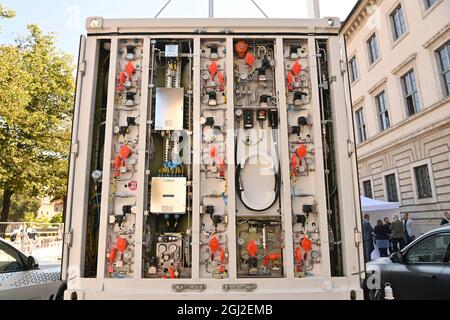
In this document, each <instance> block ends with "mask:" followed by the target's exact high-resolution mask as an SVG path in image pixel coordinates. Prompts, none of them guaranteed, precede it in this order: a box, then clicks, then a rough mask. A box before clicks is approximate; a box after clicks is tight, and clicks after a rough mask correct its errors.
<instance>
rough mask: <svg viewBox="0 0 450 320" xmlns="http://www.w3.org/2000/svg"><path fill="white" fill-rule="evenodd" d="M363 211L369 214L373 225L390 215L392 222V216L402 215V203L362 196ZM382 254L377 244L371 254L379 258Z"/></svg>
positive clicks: (372, 256)
mask: <svg viewBox="0 0 450 320" xmlns="http://www.w3.org/2000/svg"><path fill="white" fill-rule="evenodd" d="M361 207H362V213H363V215H364V214H366V213H367V214H369V222H370V224H371V225H372V227H375V226H376V225H377V220H383V219H384V218H385V217H388V218H389V220H390V221H391V222H392V216H393V215H398V216H399V219H401V217H400V204H399V203H398V202H385V201H380V200H375V199H370V198H366V197H361ZM379 256H380V253H379V251H378V249H377V248H376V246H375V250H374V251H373V252H372V254H371V258H372V259H377V258H378V257H379Z"/></svg>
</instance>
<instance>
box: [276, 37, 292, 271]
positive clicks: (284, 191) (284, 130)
mask: <svg viewBox="0 0 450 320" xmlns="http://www.w3.org/2000/svg"><path fill="white" fill-rule="evenodd" d="M275 61H277V64H276V69H275V79H276V81H275V83H276V90H277V96H278V112H279V116H280V128H279V130H278V144H279V146H278V152H279V158H280V171H281V197H280V201H281V216H282V224H283V232H284V252H283V261H284V268H285V270H284V274H285V276H286V277H287V278H288V279H293V278H294V249H293V248H294V244H293V241H294V240H293V237H292V201H291V200H292V199H291V186H290V181H291V178H290V172H289V168H290V165H289V163H290V161H289V138H288V133H289V124H288V112H287V101H286V86H285V82H284V79H285V73H284V50H283V38H281V37H277V38H276V40H275Z"/></svg>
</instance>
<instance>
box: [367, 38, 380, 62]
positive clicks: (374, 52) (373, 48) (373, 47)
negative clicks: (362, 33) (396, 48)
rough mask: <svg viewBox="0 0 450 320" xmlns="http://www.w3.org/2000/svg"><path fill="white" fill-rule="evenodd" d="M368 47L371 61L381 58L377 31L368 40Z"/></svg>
mask: <svg viewBox="0 0 450 320" xmlns="http://www.w3.org/2000/svg"><path fill="white" fill-rule="evenodd" d="M367 48H368V50H369V63H370V64H373V63H374V62H375V61H377V60H378V59H379V58H380V52H379V50H378V41H377V36H376V35H375V33H374V34H373V35H372V36H371V37H370V38H369V40H367Z"/></svg>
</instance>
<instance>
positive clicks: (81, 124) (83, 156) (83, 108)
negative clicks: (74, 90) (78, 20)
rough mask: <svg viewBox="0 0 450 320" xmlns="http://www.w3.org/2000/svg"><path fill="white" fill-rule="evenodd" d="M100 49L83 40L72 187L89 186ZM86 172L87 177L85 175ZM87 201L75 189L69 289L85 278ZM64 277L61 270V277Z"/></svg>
mask: <svg viewBox="0 0 450 320" xmlns="http://www.w3.org/2000/svg"><path fill="white" fill-rule="evenodd" d="M99 47H100V46H99V41H98V39H97V38H95V37H89V38H88V39H87V40H86V49H85V50H86V55H85V59H84V60H85V61H86V70H85V74H84V78H83V79H78V81H83V83H82V84H83V85H82V91H81V92H82V93H83V94H82V95H81V98H80V99H81V102H80V105H79V110H78V112H79V121H78V123H74V126H78V137H77V139H78V141H72V143H78V145H79V146H78V156H77V158H76V167H75V171H74V174H73V177H70V179H73V185H74V186H88V185H89V179H90V174H89V171H90V164H91V148H92V132H93V128H92V123H93V122H94V114H95V112H94V109H95V99H96V93H97V90H96V89H97V73H98V59H99V58H98V53H99V50H100V48H99ZM74 165H75V163H71V166H74ZM87 172H88V174H86V173H87ZM88 198H89V188H87V187H86V188H76V187H75V188H74V190H73V202H72V209H71V210H72V215H71V217H70V219H71V229H72V230H74V231H73V237H72V247H71V248H70V250H69V255H68V256H64V258H63V259H68V261H66V263H70V264H69V265H68V266H67V273H68V278H69V279H74V278H75V280H70V281H69V282H68V286H69V288H73V287H74V286H75V285H76V283H75V281H76V280H77V278H79V277H82V276H83V274H84V262H85V251H86V250H85V249H86V224H87V222H86V221H87V211H88ZM67 231H68V230H67ZM66 263H65V265H66ZM65 273H66V272H64V270H63V274H65Z"/></svg>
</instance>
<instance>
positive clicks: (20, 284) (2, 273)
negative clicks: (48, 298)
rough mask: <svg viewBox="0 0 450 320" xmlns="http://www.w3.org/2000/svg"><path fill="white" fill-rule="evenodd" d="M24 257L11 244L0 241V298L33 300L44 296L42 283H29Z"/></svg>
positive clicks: (44, 291) (44, 289)
mask: <svg viewBox="0 0 450 320" xmlns="http://www.w3.org/2000/svg"><path fill="white" fill-rule="evenodd" d="M26 260H27V259H26V257H25V256H24V255H23V254H21V253H20V252H19V251H18V250H17V249H15V248H14V247H13V246H11V245H9V244H7V243H5V242H3V241H0V299H1V300H35V299H42V298H43V297H45V294H46V288H45V286H43V285H36V284H33V283H30V277H29V273H30V272H32V271H30V270H27V262H26Z"/></svg>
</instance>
